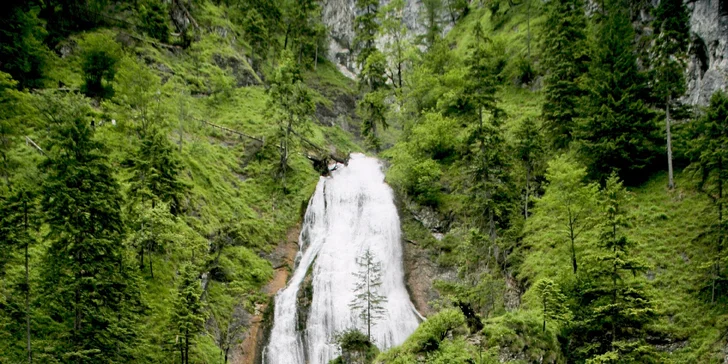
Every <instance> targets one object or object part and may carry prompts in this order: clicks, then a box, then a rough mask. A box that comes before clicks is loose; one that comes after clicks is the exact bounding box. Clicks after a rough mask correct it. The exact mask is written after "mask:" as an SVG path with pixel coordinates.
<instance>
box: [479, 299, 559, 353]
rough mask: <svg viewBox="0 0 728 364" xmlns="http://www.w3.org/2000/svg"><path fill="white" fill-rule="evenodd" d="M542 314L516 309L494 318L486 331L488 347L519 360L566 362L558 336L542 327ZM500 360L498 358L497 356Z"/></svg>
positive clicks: (486, 327) (484, 332) (487, 325)
mask: <svg viewBox="0 0 728 364" xmlns="http://www.w3.org/2000/svg"><path fill="white" fill-rule="evenodd" d="M540 318H541V317H540V315H537V314H534V313H533V312H532V311H525V312H524V311H516V312H511V313H506V314H505V315H502V316H499V317H496V318H492V319H490V320H488V321H486V322H485V327H484V328H483V330H482V334H483V336H484V337H483V340H484V342H483V343H481V345H482V346H483V347H485V348H491V351H492V350H493V349H495V353H493V354H500V355H503V356H515V357H518V358H519V359H520V361H517V362H521V361H523V362H527V363H531V362H535V361H538V362H543V363H563V362H564V358H563V355H562V353H561V351H560V347H559V342H558V337H557V335H555V334H554V332H553V331H552V330H546V331H544V330H542V327H541V320H540ZM494 359H495V360H497V359H496V358H494Z"/></svg>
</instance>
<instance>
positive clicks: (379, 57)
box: [357, 48, 389, 152]
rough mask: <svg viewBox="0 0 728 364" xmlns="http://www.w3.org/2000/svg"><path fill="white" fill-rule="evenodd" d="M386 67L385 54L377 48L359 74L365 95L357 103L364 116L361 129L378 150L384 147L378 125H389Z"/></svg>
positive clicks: (369, 143) (368, 141)
mask: <svg viewBox="0 0 728 364" xmlns="http://www.w3.org/2000/svg"><path fill="white" fill-rule="evenodd" d="M386 67H387V61H386V59H385V58H384V55H383V54H382V53H381V52H379V51H378V50H377V49H376V48H375V49H374V50H373V51H372V53H371V54H370V55H369V57H368V58H367V60H366V64H365V65H364V69H362V71H361V74H360V75H359V77H360V79H359V88H360V89H361V90H363V92H364V97H362V99H361V100H360V101H359V103H358V104H357V112H358V113H359V116H361V118H362V123H361V131H362V135H363V136H364V137H365V138H366V141H367V144H368V145H369V146H370V147H371V148H372V149H374V150H375V151H377V152H379V151H380V150H381V147H382V144H381V141H380V140H379V136H378V135H377V127H378V126H381V127H382V128H383V129H386V128H387V127H388V126H389V124H388V123H387V119H386V116H385V113H386V111H387V105H386V104H385V99H386V97H387V95H388V87H387V83H386V78H385V74H386Z"/></svg>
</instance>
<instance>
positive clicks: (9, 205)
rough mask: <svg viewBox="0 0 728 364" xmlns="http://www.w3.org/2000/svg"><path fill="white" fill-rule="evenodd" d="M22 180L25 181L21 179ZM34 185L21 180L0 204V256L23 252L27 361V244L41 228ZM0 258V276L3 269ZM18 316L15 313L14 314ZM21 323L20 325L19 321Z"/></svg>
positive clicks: (20, 287) (21, 286) (21, 292)
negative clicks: (18, 251)
mask: <svg viewBox="0 0 728 364" xmlns="http://www.w3.org/2000/svg"><path fill="white" fill-rule="evenodd" d="M23 182H24V183H23ZM37 187H38V186H37V185H34V184H33V183H32V181H30V180H28V181H21V184H20V185H19V186H16V188H15V189H14V190H13V192H12V193H11V195H10V196H8V198H7V199H6V200H4V201H3V202H2V205H0V241H2V243H1V244H2V245H0V249H2V250H3V251H5V252H6V253H7V254H6V253H4V254H3V255H4V257H3V259H5V258H7V257H9V256H10V253H11V252H12V251H14V250H21V251H22V252H23V261H24V264H23V266H24V268H25V275H24V279H23V281H22V283H20V284H18V285H17V287H18V291H19V292H17V293H19V296H22V297H23V301H24V302H23V306H22V307H23V311H24V312H23V313H22V316H20V317H22V320H23V321H24V324H23V325H22V326H24V328H25V330H24V331H25V335H24V336H25V350H26V354H27V359H28V363H31V362H32V361H33V351H32V346H31V341H32V340H31V315H32V313H31V295H32V294H33V292H31V286H30V247H31V246H32V245H34V244H35V243H36V242H37V235H38V230H39V229H40V213H39V210H38V191H37ZM2 263H3V262H2V261H0V276H1V274H2V273H1V272H2V269H3V267H2ZM13 316H15V317H17V318H19V317H18V316H17V315H13ZM18 326H21V325H18Z"/></svg>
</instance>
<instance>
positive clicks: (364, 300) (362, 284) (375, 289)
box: [349, 249, 387, 342]
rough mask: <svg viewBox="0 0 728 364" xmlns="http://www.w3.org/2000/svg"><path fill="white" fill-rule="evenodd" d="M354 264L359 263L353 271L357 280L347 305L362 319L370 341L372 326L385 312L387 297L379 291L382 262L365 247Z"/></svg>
mask: <svg viewBox="0 0 728 364" xmlns="http://www.w3.org/2000/svg"><path fill="white" fill-rule="evenodd" d="M356 264H357V265H359V271H357V272H355V273H354V276H355V277H356V279H357V281H356V285H355V286H354V299H353V300H352V301H351V303H350V304H349V307H351V309H352V310H354V311H356V312H358V314H359V318H361V319H362V320H364V323H365V324H366V325H367V338H368V339H369V342H371V341H372V326H373V325H376V322H377V320H379V319H381V318H382V317H383V315H384V313H386V308H385V307H384V304H385V303H386V302H387V298H386V297H385V296H383V295H382V294H381V293H380V292H379V290H380V287H381V286H382V263H381V262H379V261H378V260H377V259H376V257H375V256H374V254H372V251H371V250H370V249H367V250H366V251H365V252H364V254H362V255H361V256H360V257H359V258H358V259H357V261H356Z"/></svg>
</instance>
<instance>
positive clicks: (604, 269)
mask: <svg viewBox="0 0 728 364" xmlns="http://www.w3.org/2000/svg"><path fill="white" fill-rule="evenodd" d="M628 201H629V195H628V193H627V191H626V189H625V188H624V187H623V186H622V183H621V182H620V181H619V178H618V177H617V175H616V174H614V173H613V174H612V175H611V176H610V177H609V178H608V179H607V181H606V186H605V188H604V189H603V190H602V191H601V198H600V207H601V210H602V223H601V225H600V227H599V228H600V230H601V234H600V237H599V242H598V245H599V247H600V249H599V251H598V253H596V254H595V255H594V256H593V257H591V261H592V264H590V266H589V268H588V272H587V276H588V280H589V283H588V288H586V289H585V290H584V291H583V292H584V293H583V296H582V297H581V302H582V304H584V305H585V306H586V307H588V310H587V311H581V314H582V315H581V316H579V317H577V318H576V320H575V321H574V324H573V326H574V328H575V330H574V331H573V332H572V338H574V339H575V341H574V342H575V343H580V344H582V345H583V347H582V349H581V350H578V351H577V352H578V353H580V354H584V355H585V356H586V358H589V359H590V362H593V363H610V362H614V361H613V360H615V359H619V360H620V362H628V363H629V362H639V363H646V362H653V360H654V353H653V351H654V349H652V347H651V346H650V345H648V344H646V343H645V341H644V339H645V334H646V332H645V325H647V324H649V323H650V322H651V321H652V320H653V319H654V318H655V314H656V312H655V308H654V307H653V304H652V302H651V301H650V297H649V294H648V293H647V289H646V287H645V284H644V282H643V279H641V278H640V277H637V273H639V272H644V271H645V270H646V269H647V266H646V263H645V262H644V261H643V260H642V259H640V258H637V257H635V256H634V253H633V251H632V250H631V249H632V248H633V247H634V242H633V241H632V240H630V239H629V238H628V237H627V236H626V235H625V233H624V228H625V227H626V226H627V222H628V218H627V216H626V213H625V211H626V210H627V209H626V205H627V203H628Z"/></svg>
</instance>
